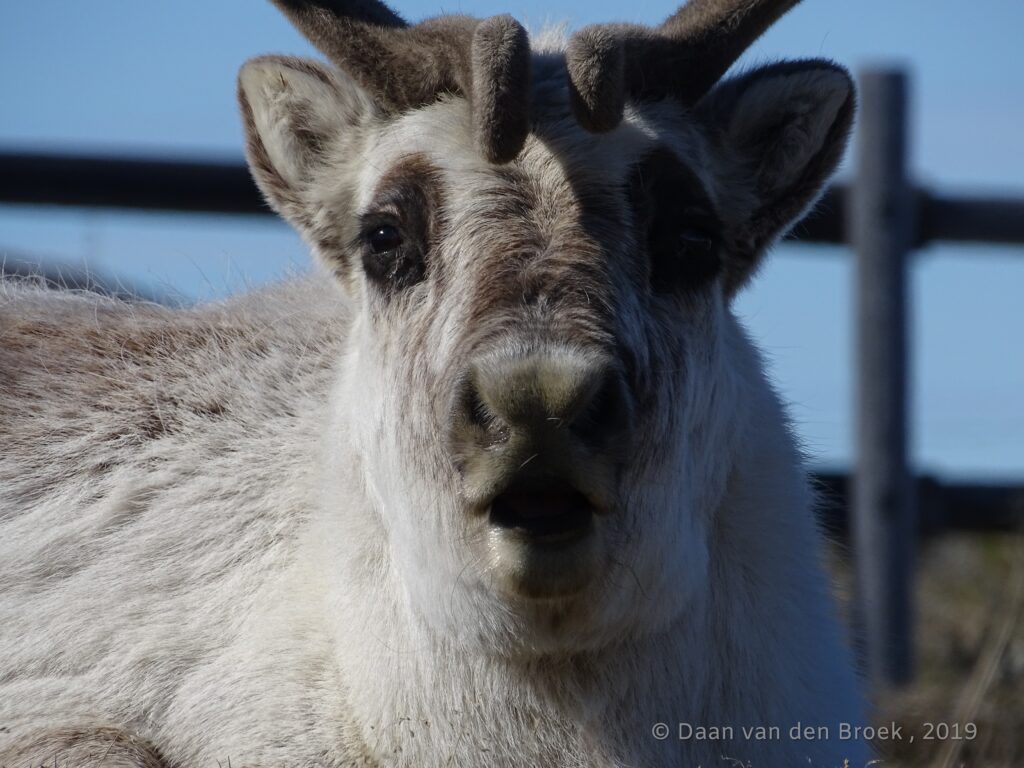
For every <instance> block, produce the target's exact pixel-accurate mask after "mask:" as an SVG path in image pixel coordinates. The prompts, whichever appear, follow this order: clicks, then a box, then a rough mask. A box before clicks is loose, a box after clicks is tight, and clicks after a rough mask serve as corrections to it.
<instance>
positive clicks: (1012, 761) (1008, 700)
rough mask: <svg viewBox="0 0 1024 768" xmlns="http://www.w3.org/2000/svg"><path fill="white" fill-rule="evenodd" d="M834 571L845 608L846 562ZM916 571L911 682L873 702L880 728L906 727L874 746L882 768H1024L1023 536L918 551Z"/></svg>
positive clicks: (950, 539)
mask: <svg viewBox="0 0 1024 768" xmlns="http://www.w3.org/2000/svg"><path fill="white" fill-rule="evenodd" d="M835 562H836V563H837V566H836V574H837V577H838V582H839V588H840V597H841V598H842V599H843V600H844V602H845V603H846V604H847V605H848V604H849V599H850V595H851V590H850V584H851V580H850V570H849V565H850V564H849V559H848V558H847V557H844V556H842V555H837V556H836V557H835ZM916 570H917V578H916V584H915V606H914V610H915V616H914V633H915V636H914V644H915V665H916V669H915V676H914V681H913V682H912V683H911V684H910V685H908V686H906V687H905V688H901V689H896V690H890V691H878V692H876V693H875V695H874V697H873V699H874V706H875V724H876V725H877V726H879V727H881V726H884V725H888V724H890V722H895V723H897V724H898V725H900V726H902V728H901V730H902V738H901V739H899V740H884V741H878V742H877V748H878V753H879V759H880V762H879V763H877V765H879V766H885V767H886V768H1022V766H1024V534H959V533H958V534H946V535H941V536H938V537H936V538H934V539H931V540H928V541H925V542H923V543H922V545H921V549H920V551H919V552H918V553H917V564H916ZM929 723H930V724H932V725H931V726H929V725H928V724H929ZM940 723H941V724H943V725H939V724H940ZM969 724H973V725H974V726H975V728H976V731H975V733H976V736H975V737H974V738H972V739H971V738H966V737H967V736H968V735H969V733H970V732H971V731H972V730H973V729H971V728H969ZM929 735H930V736H931V738H928V737H929ZM946 736H948V737H947V738H941V737H946ZM956 736H960V737H963V738H960V739H957V738H954V737H956ZM851 768H854V767H853V766H851Z"/></svg>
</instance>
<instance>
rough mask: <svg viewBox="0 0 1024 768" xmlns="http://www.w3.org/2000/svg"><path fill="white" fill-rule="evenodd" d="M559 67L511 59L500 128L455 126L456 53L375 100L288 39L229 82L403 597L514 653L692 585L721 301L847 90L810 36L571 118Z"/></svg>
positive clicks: (671, 609)
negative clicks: (341, 308) (416, 100)
mask: <svg viewBox="0 0 1024 768" xmlns="http://www.w3.org/2000/svg"><path fill="white" fill-rule="evenodd" d="M290 5H291V4H289V7H290ZM588 34H590V35H591V36H593V35H594V32H593V30H591V31H590V32H589V33H588ZM476 37H479V34H477V35H476ZM476 37H475V38H474V46H477V40H476ZM513 37H514V36H513ZM510 39H512V38H510ZM500 42H501V41H500V40H499V41H498V43H495V45H498V44H499V43H500ZM506 42H507V41H506ZM598 42H600V41H598ZM577 47H578V46H577ZM572 50H573V49H572V45H570V59H569V62H568V69H569V70H570V74H571V71H572V69H573V66H574V60H573V59H572V57H571V54H572ZM477 53H478V51H477V50H476V48H474V55H476V54H477ZM512 58H513V59H514V58H515V57H514V56H513V57H512ZM517 66H518V65H517ZM566 71H567V64H566V59H565V58H564V56H562V55H560V54H557V53H556V54H545V55H542V56H538V57H535V58H534V60H533V62H532V75H533V77H532V85H531V86H530V89H529V90H528V92H527V98H525V103H526V106H525V107H524V108H526V107H528V113H529V121H528V123H526V125H525V127H526V130H525V131H524V132H523V131H521V132H519V133H522V135H521V136H518V133H517V130H518V128H517V126H518V123H517V122H516V120H515V119H513V118H509V117H507V116H506V118H505V119H504V121H500V120H499V121H494V120H492V121H491V123H489V124H488V125H487V126H486V127H485V129H481V125H480V123H481V119H482V118H481V116H480V114H479V112H480V102H481V101H483V99H481V98H480V95H479V92H480V90H481V87H480V85H479V80H480V78H479V77H478V78H476V79H475V80H474V81H473V82H474V84H475V87H476V88H477V93H476V95H475V96H474V98H466V97H464V96H458V95H447V96H442V97H441V98H438V99H437V100H435V101H434V103H431V104H428V105H427V106H419V107H416V108H412V109H403V110H401V111H399V112H397V113H395V112H394V111H393V110H390V111H389V110H388V109H385V108H382V106H381V103H380V102H381V99H380V98H379V97H377V98H375V95H374V94H372V93H369V92H368V91H367V90H366V89H365V88H364V87H362V86H360V85H357V84H356V83H355V82H354V81H353V80H352V79H350V78H349V77H348V76H347V75H346V74H343V73H339V72H336V71H332V70H329V69H326V68H324V67H321V66H320V65H316V64H314V63H312V62H307V61H300V60H296V59H284V58H265V59H257V60H255V61H254V62H252V63H250V64H248V65H247V66H246V68H245V69H244V70H243V72H242V75H241V79H240V96H241V100H242V105H243V113H244V115H245V117H246V125H247V129H248V137H249V147H248V150H249V159H250V164H251V166H252V168H253V171H254V174H255V176H256V178H257V181H258V182H259V183H260V185H261V187H262V189H263V190H264V192H265V194H266V195H267V197H268V199H269V200H270V202H271V203H272V204H273V205H274V206H275V207H276V208H277V210H279V211H280V212H281V213H282V214H283V215H284V216H285V217H286V218H287V219H289V220H290V221H291V222H292V223H293V224H294V225H295V226H296V227H297V228H298V229H299V231H300V232H301V233H302V234H303V235H304V237H305V238H306V239H307V240H308V241H309V242H310V243H311V245H312V246H313V247H314V249H315V250H316V252H317V253H318V255H319V256H320V258H321V259H322V260H323V261H324V262H325V263H326V264H327V265H328V266H329V267H330V268H331V269H332V270H333V272H334V273H335V274H336V276H337V278H338V280H339V281H340V283H341V284H342V286H343V287H344V291H345V293H346V294H347V296H348V297H349V300H350V301H352V302H353V304H354V305H356V307H357V313H356V320H355V322H354V324H353V327H352V329H351V331H350V334H351V335H350V338H349V349H350V353H349V355H348V356H347V358H346V360H345V361H343V385H342V388H343V390H344V392H345V395H344V400H345V403H346V406H345V407H346V408H348V409H349V413H348V419H347V421H348V422H349V423H351V424H352V425H353V426H352V429H351V434H349V435H347V436H346V438H345V439H351V440H352V441H353V443H354V444H355V445H356V446H357V449H358V451H359V453H360V455H361V457H362V459H361V460H362V461H363V462H364V463H365V468H366V473H367V477H368V480H367V482H368V484H369V485H370V486H371V488H370V491H371V495H372V496H373V497H375V499H377V500H378V501H379V506H380V508H381V510H382V515H383V525H384V527H385V529H386V532H387V536H388V539H389V545H390V546H391V548H392V551H393V554H394V560H395V562H396V564H397V565H398V567H399V569H400V570H401V571H402V576H403V581H404V582H405V586H406V589H407V590H408V593H409V594H410V595H411V596H412V598H413V603H414V604H415V605H416V607H417V609H418V610H419V611H420V612H421V613H423V614H424V615H425V616H426V617H427V619H428V620H429V621H430V623H431V624H432V625H434V626H442V627H444V629H445V630H446V631H448V632H449V633H453V632H454V633H455V634H460V635H464V636H465V635H469V636H472V637H474V638H476V639H481V638H483V639H484V640H485V641H486V642H488V643H491V644H494V643H506V644H510V643H511V644H515V645H516V646H518V647H523V646H524V644H525V647H527V648H529V649H532V650H540V651H544V650H552V649H558V648H565V647H571V648H576V649H579V648H581V647H586V646H587V645H596V644H600V643H604V642H609V641H611V640H613V639H615V638H619V637H622V636H623V635H627V634H630V633H635V632H644V631H650V630H652V629H655V628H657V627H658V626H660V625H662V624H664V623H665V622H667V621H669V620H670V619H672V618H673V617H675V616H677V615H679V613H680V612H681V611H683V610H685V606H686V604H687V602H688V600H689V599H690V597H691V596H692V595H693V593H694V591H695V590H700V589H702V588H703V575H704V570H705V565H706V562H707V558H708V553H707V543H708V540H707V536H708V528H709V525H710V523H711V517H712V515H713V513H714V509H715V508H716V506H717V504H718V502H719V500H720V499H721V496H722V494H723V493H724V487H725V481H726V477H727V475H728V472H729V466H730V458H731V456H732V454H733V453H734V449H733V443H734V442H735V440H736V433H737V426H736V423H735V422H736V413H737V412H739V411H740V410H741V409H740V408H739V407H738V405H737V403H736V399H737V398H738V397H741V394H739V393H740V392H741V391H742V387H740V386H739V385H738V383H737V379H738V374H737V371H736V370H734V366H733V360H732V359H731V356H730V348H731V345H732V344H734V343H735V336H736V334H737V330H736V328H735V324H734V321H733V320H732V316H731V314H730V313H729V308H728V305H729V301H730V299H731V297H732V296H733V294H734V293H735V291H736V290H737V289H738V288H739V287H740V286H741V285H742V284H743V282H744V281H745V280H746V278H747V277H748V276H749V274H750V273H751V272H752V271H753V269H754V267H755V265H756V263H757V259H758V257H759V255H760V254H761V253H762V252H763V250H764V248H765V247H766V246H767V245H768V244H769V243H770V241H771V240H772V239H773V238H775V237H776V236H777V235H778V234H779V232H780V230H781V228H783V227H784V226H785V225H786V224H788V223H789V222H790V221H791V220H792V219H793V218H794V217H795V216H796V215H797V214H799V213H800V212H801V211H802V210H803V208H804V207H806V205H808V203H809V201H810V200H811V199H812V198H813V196H814V195H815V194H816V193H817V191H818V189H819V188H820V186H821V184H822V183H823V181H824V179H825V178H826V177H827V175H828V173H829V172H830V171H831V170H832V167H833V166H834V164H835V162H836V161H837V159H838V156H839V154H840V152H841V149H842V146H843V143H844V140H845V136H846V132H847V130H848V126H849V121H850V117H851V112H852V107H851V104H852V91H851V87H850V84H849V80H848V77H847V76H846V75H845V73H844V72H843V71H842V70H840V69H838V68H836V67H834V66H833V65H831V64H828V63H825V62H817V61H816V62H804V63H801V64H786V65H777V66H774V67H769V68H765V69H762V70H757V71H754V72H752V73H750V74H748V75H746V76H745V77H743V78H741V79H738V80H734V81H728V82H726V83H723V84H721V85H719V86H718V87H717V88H716V89H714V90H712V91H711V92H710V93H708V94H707V95H704V96H702V97H701V98H699V99H697V100H696V101H694V102H693V103H684V102H682V101H680V100H678V99H673V98H663V99H658V100H652V99H642V98H639V99H632V100H630V101H629V103H628V104H627V106H626V108H625V110H624V112H623V119H621V121H619V120H618V119H616V120H615V121H614V122H616V123H617V124H616V125H615V126H614V127H613V128H611V130H606V131H605V132H603V133H594V132H591V131H590V130H587V128H585V127H584V126H587V127H590V128H593V127H594V125H592V123H601V122H602V121H604V122H605V123H607V122H608V117H607V110H606V109H605V110H603V111H602V108H601V105H600V104H595V103H593V99H590V100H589V101H588V100H587V99H583V101H584V102H585V103H583V104H582V105H581V104H578V103H575V102H574V99H576V100H579V99H580V96H579V94H580V92H581V91H580V89H579V88H575V87H571V86H570V85H569V83H570V82H571V78H569V79H567V77H566ZM475 74H477V73H475ZM500 75H501V73H498V75H496V77H498V78H499V79H500ZM511 90H512V91H514V90H515V89H514V88H513V89H511ZM597 90H598V91H599V90H600V88H598V89H597ZM508 91H509V89H506V92H508ZM520 96H521V94H520ZM492 101H493V100H492ZM498 101H500V98H499V99H498ZM520 101H524V99H523V98H520ZM600 127H603V128H607V127H608V126H607V125H602V126H600ZM510 136H511V137H512V138H513V139H514V140H512V141H511V144H512V145H514V148H515V151H514V152H512V153H511V155H512V157H511V159H510V160H509V159H508V157H507V156H508V155H509V154H510V152H509V151H508V145H509V143H510V140H509V137H510ZM517 136H518V138H516V137H517ZM481 137H483V138H481ZM496 159H500V160H507V162H503V163H500V164H499V163H497V162H495V160H496ZM456 603H458V604H460V605H459V606H456ZM467 611H468V612H467ZM472 615H476V616H480V617H481V618H480V621H479V622H477V623H476V625H475V626H466V623H465V621H464V619H461V620H459V621H456V618H455V617H465V616H472Z"/></svg>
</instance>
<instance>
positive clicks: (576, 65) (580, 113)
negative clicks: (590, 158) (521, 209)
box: [566, 0, 800, 131]
mask: <svg viewBox="0 0 1024 768" xmlns="http://www.w3.org/2000/svg"><path fill="white" fill-rule="evenodd" d="M798 2H800V0H690V1H689V2H688V3H686V4H685V5H684V6H683V7H682V8H680V9H679V10H678V11H676V13H674V14H673V15H672V16H670V17H669V18H668V19H666V20H665V22H664V23H662V24H661V25H659V26H658V27H654V28H647V27H638V26H627V25H608V26H605V27H600V26H596V27H586V28H584V29H582V30H580V31H579V32H577V33H576V35H574V36H573V39H572V40H570V42H569V47H568V49H567V51H566V65H567V67H568V70H569V82H570V89H569V91H570V98H571V100H572V107H573V111H574V113H575V114H576V117H577V119H578V120H579V121H580V123H581V124H582V125H583V126H584V127H586V128H588V129H589V130H594V131H605V130H610V129H611V128H614V127H615V126H616V125H617V124H618V122H619V121H620V120H621V119H622V106H623V104H624V103H625V101H626V98H627V97H632V98H636V99H642V98H648V99H655V98H664V97H666V96H674V97H675V98H677V99H679V100H680V101H682V102H683V103H685V104H692V103H694V102H695V101H697V100H698V99H699V98H700V97H701V96H703V95H704V94H705V93H707V92H708V90H710V89H711V87H712V86H713V85H714V84H715V83H716V82H718V80H719V79H720V78H721V77H722V75H724V74H725V72H726V71H727V70H728V69H729V67H730V66H732V64H733V62H735V61H736V59H738V58H739V57H740V55H741V54H742V53H743V52H744V51H745V50H746V49H747V48H749V47H750V46H751V44H753V42H754V41H755V40H757V38H758V37H760V36H761V34H762V33H763V32H764V31H765V30H766V29H768V28H769V27H770V26H771V25H772V24H774V23H775V22H776V21H777V20H778V19H779V18H780V17H781V16H782V15H783V14H784V13H786V11H788V10H789V9H791V8H792V7H793V6H794V5H796V4H797V3H798ZM620 84H621V85H620Z"/></svg>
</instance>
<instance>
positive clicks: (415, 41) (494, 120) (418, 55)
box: [273, 0, 530, 163]
mask: <svg viewBox="0 0 1024 768" xmlns="http://www.w3.org/2000/svg"><path fill="white" fill-rule="evenodd" d="M273 2H274V4H275V5H276V6H277V7H278V8H280V9H281V10H282V11H283V12H284V13H285V15H286V16H288V18H289V19H290V20H291V21H292V23H293V24H294V25H295V26H296V27H297V28H298V29H299V31H300V32H302V33H303V34H304V35H305V36H306V37H307V38H308V39H309V40H310V42H312V43H313V45H315V46H316V47H317V48H319V49H320V50H321V51H322V52H323V53H324V54H325V55H326V56H327V57H328V58H329V59H331V60H332V61H333V62H334V63H335V64H337V65H338V66H340V67H342V68H344V70H345V71H346V72H347V73H348V74H350V75H351V76H352V77H354V78H355V79H356V80H358V81H359V82H360V84H362V85H363V86H364V87H366V88H367V89H368V90H369V91H370V92H371V93H372V94H373V96H374V97H375V99H376V100H377V103H378V104H379V105H380V106H381V107H383V108H384V109H386V110H391V111H395V112H398V111H401V110H403V109H408V108H411V107H418V106H423V105H426V104H429V103H431V102H432V101H434V100H435V99H436V98H437V96H438V95H439V94H441V93H446V92H447V93H460V94H462V95H463V96H465V97H466V98H467V99H468V100H469V102H470V104H471V105H472V110H473V124H474V130H475V132H476V142H477V146H478V147H479V149H480V151H481V152H482V153H483V155H484V156H485V157H486V158H487V159H488V160H490V161H491V162H496V163H503V162H508V161H509V160H512V159H513V158H514V157H515V156H516V155H517V154H518V153H519V150H520V149H522V146H523V142H524V141H525V140H526V135H527V133H529V92H530V83H529V80H530V46H529V40H528V38H527V35H526V31H525V30H524V29H523V28H522V26H520V24H519V23H518V22H517V21H516V20H515V19H513V18H512V17H511V16H492V17H491V18H488V19H483V20H481V19H474V18H471V17H468V16H442V17H440V18H436V19H429V20H427V21H424V22H422V23H420V24H416V25H414V26H409V25H408V24H406V23H405V22H404V21H403V20H402V18H401V17H400V16H398V15H397V14H396V13H394V12H393V11H392V10H391V9H389V8H388V7H387V6H385V5H384V4H383V3H380V2H377V0H308V1H307V0H273Z"/></svg>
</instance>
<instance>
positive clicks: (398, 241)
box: [366, 224, 402, 254]
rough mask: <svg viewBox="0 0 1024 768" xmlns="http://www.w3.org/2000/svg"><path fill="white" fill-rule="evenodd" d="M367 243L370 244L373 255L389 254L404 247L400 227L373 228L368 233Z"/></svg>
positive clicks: (387, 225) (386, 225) (389, 225)
mask: <svg viewBox="0 0 1024 768" xmlns="http://www.w3.org/2000/svg"><path fill="white" fill-rule="evenodd" d="M366 241H367V242H368V243H369V245H370V251H371V252H372V253H375V254H382V253H388V252H390V251H394V250H397V249H398V248H399V247H400V246H401V245H402V233H401V232H399V231H398V227H395V226H392V225H391V224H382V225H380V226H378V227H373V228H372V229H371V230H369V231H368V232H367V233H366Z"/></svg>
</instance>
